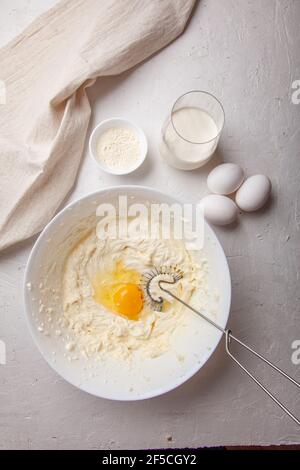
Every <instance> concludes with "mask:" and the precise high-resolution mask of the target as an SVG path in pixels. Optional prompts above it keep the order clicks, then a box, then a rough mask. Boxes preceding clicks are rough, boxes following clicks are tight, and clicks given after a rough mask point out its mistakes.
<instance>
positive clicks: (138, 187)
mask: <svg viewBox="0 0 300 470" xmlns="http://www.w3.org/2000/svg"><path fill="white" fill-rule="evenodd" d="M122 189H123V190H124V189H125V190H127V191H130V190H132V191H135V190H138V191H141V192H142V191H150V192H151V193H153V196H155V195H157V196H158V197H159V196H160V197H167V198H170V199H173V200H174V202H176V201H177V202H179V203H182V201H180V199H177V198H176V197H175V196H173V195H170V194H168V193H165V192H164V191H161V190H159V189H156V188H151V187H149V186H142V185H115V186H110V187H107V188H103V189H100V190H97V191H92V192H90V193H88V194H86V195H84V196H82V197H80V198H78V199H76V200H75V201H72V202H71V203H69V204H67V205H66V206H65V207H64V208H63V209H61V210H60V211H59V212H58V213H57V214H56V215H55V216H54V217H53V218H52V219H51V220H50V222H49V223H48V224H47V225H46V226H45V228H44V229H43V230H42V232H41V233H40V234H39V236H38V238H37V240H36V241H35V243H34V245H33V247H32V249H31V252H30V254H29V257H28V260H27V264H26V268H25V272H24V278H23V305H24V307H23V311H24V313H25V321H26V324H27V327H28V329H29V331H30V334H31V336H32V338H33V341H34V343H35V345H36V346H37V348H38V350H39V352H40V353H41V355H42V357H43V358H44V359H45V361H46V362H47V363H48V365H49V366H50V367H51V369H52V370H54V371H55V372H56V373H57V374H58V375H59V376H60V377H62V378H63V379H64V380H65V381H66V382H68V383H70V384H71V385H73V386H74V387H76V388H78V389H79V390H82V391H84V392H86V393H88V394H90V395H93V396H96V397H98V398H105V399H109V400H112V401H120V402H122V401H124V402H131V401H141V400H146V399H149V398H155V397H157V396H161V395H164V394H165V393H168V392H171V391H172V390H174V389H176V388H177V387H179V386H181V385H183V384H184V383H185V382H187V381H188V380H189V379H190V378H191V377H193V376H194V375H195V374H196V373H197V372H199V370H200V369H201V368H202V367H203V366H204V365H205V364H206V363H207V361H208V360H209V359H210V357H211V356H212V354H213V353H214V351H215V350H216V348H217V346H218V345H219V343H220V340H221V338H222V336H223V333H222V332H216V334H217V341H216V343H215V345H214V346H213V347H212V348H211V349H210V350H208V351H207V352H206V354H205V355H204V356H203V360H202V362H201V364H199V363H196V364H195V367H193V368H191V369H190V370H189V372H188V373H186V374H184V375H183V376H180V377H179V378H178V379H177V381H172V383H171V384H170V385H169V386H164V387H161V388H158V389H156V390H155V391H154V392H147V393H144V394H143V395H141V396H139V397H132V398H129V397H126V398H114V397H111V396H106V395H104V394H102V395H101V394H99V393H98V394H96V393H93V392H91V391H90V390H89V389H88V387H86V386H85V385H84V384H80V386H79V385H78V383H75V381H72V380H70V379H69V378H66V377H65V376H64V375H63V374H62V373H61V372H60V371H59V370H58V368H57V367H56V365H55V364H54V363H51V362H50V361H49V360H48V358H47V357H46V355H45V354H44V352H43V350H42V348H41V347H40V344H39V341H38V339H37V335H36V331H34V329H33V328H32V326H31V324H30V320H29V313H28V311H29V305H28V302H27V294H28V289H27V282H28V281H27V278H28V274H29V272H30V269H31V264H32V263H33V260H34V257H35V254H36V252H37V251H38V249H39V247H40V245H41V244H42V243H43V238H44V237H45V235H46V233H47V230H48V229H49V228H50V226H52V224H54V223H55V222H56V220H57V219H58V218H59V217H61V216H62V214H63V213H64V212H66V211H67V210H70V209H72V208H73V207H74V206H76V205H77V204H78V203H80V202H81V201H83V200H86V199H88V198H90V197H94V196H96V195H99V194H101V193H107V192H108V191H120V190H122ZM205 226H206V228H208V230H209V232H210V235H212V236H213V238H214V242H215V243H216V245H217V246H218V249H219V250H220V253H221V256H222V257H223V266H224V271H225V275H226V277H227V279H228V292H227V302H226V303H227V309H226V310H227V314H226V319H225V321H224V325H223V328H224V329H225V327H226V325H227V322H228V318H229V314H230V306H231V290H232V289H231V276H230V271H229V266H228V262H227V258H226V256H225V253H224V250H223V247H222V245H221V243H220V242H219V239H218V238H217V236H216V234H215V232H214V231H213V229H212V228H211V227H210V225H209V224H208V222H206V221H205ZM221 326H222V325H221Z"/></svg>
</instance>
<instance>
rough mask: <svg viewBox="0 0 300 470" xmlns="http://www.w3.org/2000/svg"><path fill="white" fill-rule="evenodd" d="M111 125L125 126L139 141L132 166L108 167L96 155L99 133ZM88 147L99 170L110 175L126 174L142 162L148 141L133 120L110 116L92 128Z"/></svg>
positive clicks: (145, 154)
mask: <svg viewBox="0 0 300 470" xmlns="http://www.w3.org/2000/svg"><path fill="white" fill-rule="evenodd" d="M112 127H123V128H124V127H125V128H127V129H130V130H132V131H133V132H134V134H135V135H136V137H137V138H138V140H139V143H140V155H139V159H138V160H137V162H136V163H135V164H134V165H133V166H131V167H129V168H128V169H126V170H122V171H118V170H116V169H113V168H110V167H108V166H107V165H105V164H104V163H103V162H101V161H100V159H99V158H98V156H97V143H98V140H99V138H100V136H101V134H103V132H105V131H106V130H108V129H111V128H112ZM89 149H90V154H91V156H92V157H93V159H94V160H95V162H96V163H97V165H98V166H99V168H101V170H103V171H106V173H110V174H112V175H128V174H129V173H132V172H133V171H135V170H137V169H138V168H139V167H140V166H141V165H142V163H143V162H144V160H145V158H146V156H147V152H148V143H147V139H146V136H145V133H144V132H143V131H142V129H141V128H140V127H138V126H136V125H135V124H134V123H133V122H131V121H129V120H128V119H124V118H110V119H106V120H105V121H102V122H100V124H98V125H97V126H96V127H95V128H94V130H93V131H92V133H91V136H90V141H89Z"/></svg>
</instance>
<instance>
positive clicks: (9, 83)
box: [0, 0, 195, 250]
mask: <svg viewBox="0 0 300 470" xmlns="http://www.w3.org/2000/svg"><path fill="white" fill-rule="evenodd" d="M194 3H195V0H62V1H60V2H59V3H58V4H56V5H55V6H54V7H53V8H52V9H50V10H49V11H48V12H46V13H45V14H43V15H41V16H40V17H39V18H38V19H37V20H36V21H34V22H33V23H32V24H31V25H30V26H29V27H28V28H27V29H26V30H25V31H24V32H23V33H22V34H20V35H19V36H18V37H16V38H15V39H14V40H13V41H12V42H10V43H9V44H8V45H7V46H6V47H4V48H3V49H1V50H0V81H2V82H4V84H5V88H6V104H0V250H1V249H4V248H6V247H8V246H10V245H12V244H14V243H16V242H18V241H20V240H24V239H26V238H28V237H30V236H31V235H34V234H36V233H37V232H39V231H40V230H41V229H42V228H43V227H44V226H45V224H46V223H47V222H49V220H50V219H51V217H52V216H53V215H54V213H55V211H56V210H57V209H58V207H59V205H60V204H61V203H62V201H63V199H64V197H65V196H66V195H67V193H68V192H69V191H70V189H71V188H72V186H73V184H74V181H75V178H76V174H77V171H78V167H79V163H80V159H81V155H82V151H83V146H84V141H85V137H86V132H87V128H88V123H89V118H90V105H89V101H88V98H87V95H86V87H88V86H90V85H91V84H93V83H94V80H95V78H96V77H101V76H107V75H116V74H120V73H122V72H123V71H125V70H127V69H129V68H131V67H133V66H134V65H136V64H137V63H139V62H141V61H143V60H144V59H145V58H147V57H149V56H150V55H151V54H153V53H154V52H156V51H158V50H159V49H161V48H162V47H164V46H165V45H167V44H168V43H169V42H170V41H172V40H173V39H175V38H176V37H177V36H178V35H179V34H180V33H181V32H182V31H183V29H184V27H185V25H186V22H187V20H188V18H189V16H190V14H191V11H192V8H193V6H194ZM158 73H159V71H158Z"/></svg>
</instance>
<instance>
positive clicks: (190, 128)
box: [160, 90, 225, 170]
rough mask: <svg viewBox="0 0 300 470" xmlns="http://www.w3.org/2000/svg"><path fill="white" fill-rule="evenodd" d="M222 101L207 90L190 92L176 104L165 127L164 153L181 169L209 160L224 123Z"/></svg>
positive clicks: (162, 137) (162, 146) (172, 163)
mask: <svg viewBox="0 0 300 470" xmlns="http://www.w3.org/2000/svg"><path fill="white" fill-rule="evenodd" d="M224 121H225V114H224V109H223V106H222V104H221V103H220V101H219V100H217V98H215V97H214V96H213V95H212V94H210V93H207V92H206V91H197V90H196V91H189V92H188V93H185V94H184V95H182V96H180V97H179V98H178V99H177V100H176V101H175V103H174V106H173V108H172V111H171V115H169V116H168V118H167V119H166V121H165V123H164V125H163V127H162V136H161V143H160V153H161V155H162V156H163V157H164V158H165V159H166V161H167V162H168V163H169V164H170V165H172V166H174V167H175V168H179V169H180V170H193V169H195V168H199V167H200V166H202V165H204V164H205V163H206V162H208V161H209V160H210V159H211V158H212V156H213V153H214V151H215V150H216V147H217V145H218V141H219V138H220V135H221V132H222V129H223V126H224Z"/></svg>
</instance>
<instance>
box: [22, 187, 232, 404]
mask: <svg viewBox="0 0 300 470" xmlns="http://www.w3.org/2000/svg"><path fill="white" fill-rule="evenodd" d="M120 194H124V195H127V196H129V197H130V198H131V200H132V201H133V202H134V201H136V202H149V201H151V202H155V203H167V204H172V203H174V202H178V201H176V199H175V198H173V197H171V196H168V195H166V194H164V193H162V192H160V191H156V190H153V189H150V188H146V187H139V186H121V187H120V186H119V187H113V188H109V189H106V190H101V191H98V192H95V193H92V194H90V195H88V196H85V197H83V198H82V199H80V200H78V201H76V202H74V203H72V204H71V205H69V206H67V207H66V208H65V209H63V210H62V211H61V212H60V213H59V214H57V215H56V216H55V217H54V219H53V220H52V221H51V222H50V223H49V224H48V225H47V227H46V228H45V229H44V230H43V232H42V233H41V235H40V236H39V238H38V240H37V241H36V243H35V245H34V247H33V249H32V252H31V254H30V257H29V260H28V263H27V267H26V271H25V279H24V304H25V314H26V319H27V323H28V326H29V329H30V331H31V334H32V336H33V339H34V341H35V343H36V344H37V346H38V348H39V350H40V352H41V353H42V355H43V356H44V358H45V359H46V361H47V362H48V363H49V365H50V366H51V367H52V368H53V369H54V370H55V371H56V372H57V373H58V374H60V375H61V376H62V377H63V378H64V379H66V380H67V381H68V382H70V383H71V384H73V385H75V386H77V387H79V388H80V389H82V390H84V391H86V392H88V393H91V394H93V395H96V396H99V397H103V398H109V399H114V400H126V401H130V400H141V399H145V398H151V397H154V396H157V395H160V394H163V393H165V392H168V391H169V390H172V389H174V388H175V387H177V386H179V385H180V384H182V383H183V382H185V381H186V380H188V379H189V378H190V377H191V376H192V375H194V374H195V373H196V372H197V371H198V370H199V369H201V367H203V365H204V364H205V363H206V361H207V360H208V359H209V357H210V356H211V354H212V353H213V351H214V349H215V348H216V346H217V344H218V343H219V341H220V338H221V336H222V335H221V333H220V332H219V331H218V330H216V329H214V328H213V327H212V326H211V325H209V324H208V323H206V322H205V321H204V320H202V319H201V318H200V317H198V316H197V315H195V314H193V313H192V312H190V311H187V315H190V317H189V324H190V326H189V328H184V329H183V330H184V331H183V330H180V332H179V333H180V335H179V338H180V340H179V342H178V343H177V344H176V354H180V355H184V357H185V360H184V361H178V356H177V357H176V354H174V351H170V352H168V353H166V354H164V355H162V356H159V357H157V358H155V359H144V360H142V361H136V362H135V361H133V362H132V364H131V367H129V368H128V367H127V366H124V364H123V363H120V362H119V361H117V360H116V359H113V358H111V360H108V361H107V362H104V363H103V362H98V363H93V364H92V366H93V367H94V375H87V373H86V368H87V360H86V359H85V358H80V359H79V360H77V361H73V362H69V360H68V358H67V357H66V350H65V347H64V345H63V343H62V337H61V336H57V335H56V334H55V331H52V330H55V326H54V325H51V324H49V325H48V324H45V326H44V328H45V329H47V330H49V335H46V334H45V331H43V332H41V331H39V326H40V325H41V323H45V321H44V320H45V319H44V313H43V312H40V311H39V310H40V305H41V303H42V304H44V305H45V308H47V301H48V302H49V300H47V298H44V297H43V296H44V294H43V292H42V290H40V289H39V284H40V283H41V282H43V279H45V276H46V273H47V272H48V271H49V269H54V268H53V266H55V270H56V273H57V275H54V276H52V279H53V281H51V283H52V282H53V285H51V286H48V287H53V288H58V287H59V286H60V285H61V272H62V269H63V264H64V261H65V258H66V256H67V254H68V250H69V249H70V243H71V245H72V244H75V243H76V241H77V240H76V236H77V237H78V236H79V235H78V234H79V233H80V230H78V229H79V227H80V225H81V226H85V224H86V220H87V218H88V219H89V221H90V222H91V223H92V221H93V220H94V219H95V223H96V218H95V209H96V207H97V206H98V205H99V204H100V203H113V204H117V201H118V197H119V195H120ZM70 234H73V235H72V236H71V238H70ZM74 234H75V235H74ZM76 234H77V235H76ZM203 254H204V256H205V257H206V259H207V260H208V263H209V275H208V288H209V289H210V290H212V292H214V291H215V289H217V290H218V291H219V295H220V299H219V305H218V312H217V315H216V317H215V318H214V320H215V321H216V322H218V323H219V324H220V325H221V326H222V327H225V325H226V323H227V319H228V315H229V309H230V298H231V282H230V275H229V270H228V265H227V261H226V258H225V255H224V252H223V249H222V247H221V245H220V243H219V242H218V240H217V238H216V236H215V234H214V232H213V230H212V229H211V228H210V227H209V225H208V224H207V223H205V230H204V247H203ZM53 263H56V264H55V265H54V264H53ZM51 266H52V268H51ZM30 287H31V288H30ZM53 302H55V316H57V317H59V316H60V315H61V314H62V305H61V298H60V297H59V296H58V297H57V298H52V299H51V303H52V304H53ZM197 329H200V330H201V337H200V336H196V335H195V334H194V333H195V330H197ZM62 335H64V331H63V333H62ZM145 376H147V380H146V377H145Z"/></svg>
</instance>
